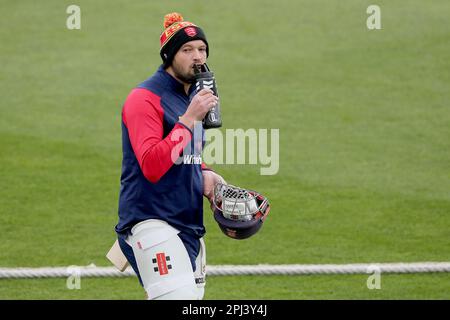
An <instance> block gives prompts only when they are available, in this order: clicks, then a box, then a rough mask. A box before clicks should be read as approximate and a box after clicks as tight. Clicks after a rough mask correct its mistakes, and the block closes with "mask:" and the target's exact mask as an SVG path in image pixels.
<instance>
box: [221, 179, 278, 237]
mask: <svg viewBox="0 0 450 320" xmlns="http://www.w3.org/2000/svg"><path fill="white" fill-rule="evenodd" d="M214 207H215V210H214V219H215V220H216V221H217V223H218V224H219V227H220V229H221V230H222V232H223V233H224V234H226V235H227V236H228V237H230V238H233V239H246V238H249V237H251V236H252V235H254V234H255V233H256V232H258V231H259V229H261V227H262V224H263V222H264V220H265V219H266V217H267V215H268V214H269V210H270V205H269V200H268V199H267V198H266V197H264V196H263V195H261V194H260V193H258V192H256V191H253V190H246V189H242V188H238V187H235V186H232V185H227V184H223V183H218V184H217V185H216V186H215V188H214Z"/></svg>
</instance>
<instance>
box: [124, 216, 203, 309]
mask: <svg viewBox="0 0 450 320" xmlns="http://www.w3.org/2000/svg"><path fill="white" fill-rule="evenodd" d="M179 232H180V231H178V230H177V229H175V228H174V227H172V226H171V225H169V224H168V223H167V222H165V221H162V220H157V219H149V220H145V221H142V222H140V223H138V224H136V225H135V226H134V227H133V228H132V229H131V235H130V236H129V237H128V239H127V243H128V244H129V245H130V246H131V247H132V248H133V253H134V256H135V258H136V264H137V267H138V269H139V274H140V276H141V279H142V283H143V285H144V289H145V291H146V292H147V295H148V298H149V299H150V300H153V299H155V300H158V299H161V300H201V299H203V295H204V292H205V288H204V287H205V277H206V272H205V271H206V270H205V269H206V252H205V244H204V241H203V238H202V239H200V244H201V245H200V252H199V254H198V256H197V258H196V261H195V265H196V270H195V273H194V272H193V270H192V264H191V260H190V259H189V255H188V252H187V250H186V247H185V246H184V244H183V242H182V241H181V239H180V238H179V237H178V233H179Z"/></svg>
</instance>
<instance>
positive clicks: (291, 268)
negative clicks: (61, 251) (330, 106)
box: [0, 262, 450, 279]
mask: <svg viewBox="0 0 450 320" xmlns="http://www.w3.org/2000/svg"><path fill="white" fill-rule="evenodd" d="M374 272H379V273H428V272H450V262H415V263H371V264H363V263H360V264H313V265H312V264H288V265H269V264H260V265H216V266H212V265H211V266H207V267H206V273H207V275H208V276H239V275H308V274H368V273H374ZM134 275H135V273H134V271H133V269H131V268H128V269H126V270H125V271H124V272H120V271H118V270H117V269H116V268H114V267H96V266H95V265H92V264H91V265H89V266H70V267H54V268H50V267H45V268H0V279H7V278H13V279H22V278H64V277H70V276H78V277H129V276H134Z"/></svg>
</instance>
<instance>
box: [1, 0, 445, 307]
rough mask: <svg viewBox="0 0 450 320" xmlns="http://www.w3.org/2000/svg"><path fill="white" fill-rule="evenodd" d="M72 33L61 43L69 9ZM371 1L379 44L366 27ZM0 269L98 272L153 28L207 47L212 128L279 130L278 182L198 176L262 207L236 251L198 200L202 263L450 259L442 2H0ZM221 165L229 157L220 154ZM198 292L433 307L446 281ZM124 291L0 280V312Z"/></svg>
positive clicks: (239, 284) (338, 279)
mask: <svg viewBox="0 0 450 320" xmlns="http://www.w3.org/2000/svg"><path fill="white" fill-rule="evenodd" d="M71 4H76V5H78V6H79V7H80V9H81V29H79V30H76V29H75V30H69V29H68V28H67V27H66V20H67V19H68V17H69V16H70V14H68V13H66V9H67V7H68V6H69V5H71ZM371 4H377V5H378V6H379V7H380V10H381V27H382V28H381V29H380V30H369V29H368V28H367V25H366V21H367V19H368V18H369V17H370V14H368V13H367V12H366V10H367V7H368V6H369V5H371ZM0 8H1V12H2V19H0V43H1V45H0V61H1V65H2V67H1V71H0V96H1V101H0V230H1V232H0V267H11V268H14V267H44V266H68V265H79V266H85V265H89V264H92V263H93V264H95V265H97V266H110V263H109V262H108V261H107V259H106V258H105V254H106V252H107V251H108V250H109V248H110V246H111V245H112V243H113V242H114V239H115V233H114V226H115V224H116V223H117V204H118V193H119V186H120V173H121V157H122V154H121V127H120V122H121V108H122V104H123V102H124V101H125V99H126V97H127V95H128V93H129V92H130V90H131V89H132V88H133V87H135V86H136V85H137V84H139V83H140V82H141V81H143V80H145V79H146V78H147V77H149V76H150V75H152V74H153V73H154V71H155V70H156V69H157V68H158V67H159V65H160V64H161V58H160V56H159V36H160V34H161V32H162V31H163V18H164V15H165V14H167V13H169V12H173V11H176V12H179V13H181V14H182V15H183V17H184V18H185V20H188V21H192V22H194V23H195V24H197V25H199V26H200V27H201V28H202V29H203V30H204V31H205V33H206V36H207V38H208V42H209V45H210V57H209V59H208V64H209V66H210V68H211V69H212V70H213V71H214V73H215V75H216V80H217V83H218V89H219V93H220V97H221V108H222V117H223V127H222V128H221V129H220V130H221V131H222V132H225V130H226V129H238V128H242V129H244V130H247V129H250V128H254V129H268V130H269V131H270V129H279V133H280V141H279V171H278V173H277V174H275V175H270V176H263V175H260V168H261V166H262V165H260V164H259V165H236V164H222V165H219V164H214V165H212V167H213V168H214V170H216V171H217V172H218V173H220V174H222V175H223V176H224V178H225V179H226V180H227V181H228V182H229V183H232V184H235V185H238V186H241V187H245V188H250V189H255V190H257V191H259V192H261V193H263V194H264V195H266V196H267V197H268V198H269V200H270V201H271V204H272V209H271V213H270V215H269V217H268V218H267V220H266V222H265V224H264V226H263V228H262V230H261V231H260V232H259V233H258V234H257V235H255V236H254V237H252V238H250V239H248V240H245V241H236V240H232V239H230V238H226V237H225V236H224V235H223V234H222V233H221V232H220V230H219V228H218V226H217V224H216V223H215V221H214V219H213V218H212V215H211V214H210V211H208V210H209V209H208V208H209V206H208V205H207V204H206V202H205V225H206V228H207V234H206V237H205V240H206V244H207V261H208V264H210V265H218V264H295V263H297V264H322V263H336V264H344V263H375V262H379V263H381V262H419V261H449V260H450V108H449V107H450V106H449V101H450V92H449V87H450V72H449V71H450V62H449V61H450V59H449V53H450V25H449V23H448V16H449V14H450V2H448V1H445V0H433V1H428V2H423V1H419V0H411V1H401V0H394V1H385V0H379V1H377V2H376V3H373V1H365V0H345V1H329V0H327V1H325V0H316V1H312V0H308V1H287V0H279V1H266V0H262V1H261V0H259V1H256V0H247V1H237V0H228V1H214V2H211V1H193V0H183V1H164V2H163V1H105V0H98V1H87V0H79V1H76V2H72V1H56V0H48V1H40V2H36V1H31V0H21V1H4V0H2V1H1V2H0ZM229 151H230V150H229ZM366 280H367V275H326V276H319V275H316V276H233V277H209V278H208V283H207V288H206V295H205V298H206V299H416V298H417V299H449V298H450V295H449V292H450V275H449V274H448V273H442V274H412V275H383V277H382V288H381V289H380V290H369V289H368V288H367V286H366ZM143 296H144V293H143V290H142V288H140V287H139V284H138V282H137V280H136V279H135V278H122V279H117V278H116V279H114V278H86V279H84V278H83V279H82V282H81V289H80V290H68V288H67V287H66V279H61V278H60V279H28V280H18V279H16V280H14V279H0V298H1V299H142V298H143Z"/></svg>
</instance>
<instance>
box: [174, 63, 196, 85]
mask: <svg viewBox="0 0 450 320" xmlns="http://www.w3.org/2000/svg"><path fill="white" fill-rule="evenodd" d="M172 70H173V73H174V74H175V77H177V79H179V80H181V81H182V82H184V83H192V82H194V74H191V73H188V72H183V70H181V68H178V66H177V65H176V64H172Z"/></svg>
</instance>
